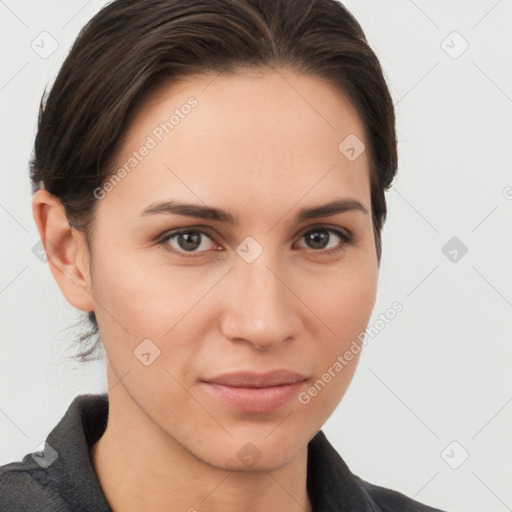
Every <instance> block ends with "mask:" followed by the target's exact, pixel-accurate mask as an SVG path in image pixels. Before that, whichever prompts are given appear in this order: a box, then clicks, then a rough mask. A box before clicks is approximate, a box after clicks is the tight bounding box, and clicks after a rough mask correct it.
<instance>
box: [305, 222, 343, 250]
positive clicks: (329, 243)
mask: <svg viewBox="0 0 512 512" xmlns="http://www.w3.org/2000/svg"><path fill="white" fill-rule="evenodd" d="M301 238H302V239H304V240H305V243H306V245H307V247H308V248H309V249H313V250H314V251H325V252H327V253H331V252H335V251H337V250H340V249H343V247H344V246H345V245H346V244H348V243H350V242H351V239H350V238H349V237H348V236H347V235H346V234H345V233H343V232H341V231H339V230H337V229H332V228H316V229H312V230H309V231H308V232H307V233H304V234H303V235H302V237H301ZM336 239H337V240H336Z"/></svg>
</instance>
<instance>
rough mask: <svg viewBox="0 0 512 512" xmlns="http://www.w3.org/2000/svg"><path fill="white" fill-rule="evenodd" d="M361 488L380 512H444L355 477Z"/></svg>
mask: <svg viewBox="0 0 512 512" xmlns="http://www.w3.org/2000/svg"><path fill="white" fill-rule="evenodd" d="M353 476H354V478H355V480H356V481H357V482H358V483H359V485H360V487H361V488H362V489H364V491H365V492H366V494H368V496H369V497H370V499H371V500H372V501H373V503H374V504H375V505H376V507H378V510H379V511H380V512H396V511H397V510H399V511H400V512H443V511H442V510H440V509H438V508H433V507H429V506H428V505H424V504H423V503H420V502H419V501H415V500H413V499H412V498H409V497H408V496H406V495H405V494H402V493H400V492H398V491H395V490H393V489H388V488H386V487H380V486H378V485H375V484H372V483H370V482H367V481H366V480H364V479H362V478H361V477H359V476H356V475H353Z"/></svg>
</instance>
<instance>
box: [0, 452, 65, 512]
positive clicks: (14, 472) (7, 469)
mask: <svg viewBox="0 0 512 512" xmlns="http://www.w3.org/2000/svg"><path fill="white" fill-rule="evenodd" d="M0 510H2V511H3V512H26V511H28V510H39V511H41V512H46V511H48V512H50V511H52V512H69V508H68V507H67V505H66V503H65V502H64V501H63V499H62V498H61V496H60V494H59V493H58V491H57V490H56V489H55V487H54V485H53V482H52V480H51V479H50V478H49V477H48V474H47V473H46V471H45V470H44V469H43V468H42V467H40V466H39V465H38V464H37V463H36V462H35V461H34V460H32V457H31V455H30V454H28V455H26V456H25V457H24V458H23V460H22V461H18V462H11V463H9V464H6V465H4V466H0Z"/></svg>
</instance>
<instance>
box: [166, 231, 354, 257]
mask: <svg viewBox="0 0 512 512" xmlns="http://www.w3.org/2000/svg"><path fill="white" fill-rule="evenodd" d="M333 235H334V237H336V238H338V239H339V240H338V242H336V241H335V240H334V244H333V243H332V241H333V240H332V239H333ZM204 238H206V239H208V240H209V242H208V241H205V240H204ZM300 239H301V240H302V239H304V240H305V242H306V243H307V244H309V248H310V249H313V251H314V252H322V253H326V254H332V253H334V252H337V251H340V250H342V249H344V247H345V245H348V244H350V243H351V242H352V237H351V236H350V235H349V234H346V233H344V232H342V231H339V230H337V229H334V228H329V227H321V228H315V229H310V230H309V231H307V232H306V233H303V234H302V235H301V237H300ZM159 244H160V245H162V246H163V247H164V249H166V250H168V251H171V252H175V253H178V254H179V255H180V256H184V257H189V256H195V255H197V253H204V252H207V251H208V250H209V249H211V248H212V247H214V246H215V242H214V241H213V239H212V238H211V237H210V236H209V235H208V234H207V233H205V232H204V231H202V230H199V229H184V230H180V231H174V232H171V233H168V234H167V235H165V236H164V237H163V238H162V239H161V240H160V242H159ZM208 246H209V247H208ZM306 248H308V247H306ZM187 253H188V254H187Z"/></svg>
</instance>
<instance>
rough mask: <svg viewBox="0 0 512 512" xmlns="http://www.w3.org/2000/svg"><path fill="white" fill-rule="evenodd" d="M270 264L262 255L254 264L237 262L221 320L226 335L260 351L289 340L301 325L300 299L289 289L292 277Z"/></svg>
mask: <svg viewBox="0 0 512 512" xmlns="http://www.w3.org/2000/svg"><path fill="white" fill-rule="evenodd" d="M269 263H270V262H269V261H268V260H267V259H265V258H263V257H260V258H258V260H256V261H255V262H253V263H246V262H245V261H238V262H237V264H236V265H235V268H233V270H232V271H231V272H230V273H229V278H228V282H227V283H225V285H226V286H227V288H226V289H225V290H224V292H225V293H226V295H225V296H226V297H228V300H227V302H226V307H225V311H224V315H223V320H222V330H223V333H224V335H225V336H226V337H227V338H228V339H230V340H232V341H240V340H242V341H245V342H247V343H250V344H251V345H252V346H253V347H254V348H256V349H258V350H269V349H271V348H273V347H277V346H280V345H282V344H286V343H288V342H289V341H290V340H292V339H293V338H295V337H296V336H297V334H298V332H299V328H300V318H299V316H298V309H297V308H298V305H299V304H300V301H299V300H298V299H297V298H296V297H295V296H294V293H293V292H292V291H291V290H290V284H289V283H288V282H287V281H290V277H289V275H288V273H287V272H286V271H282V270H281V267H279V268H278V267H276V265H275V264H273V265H272V267H271V266H270V264H269Z"/></svg>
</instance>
